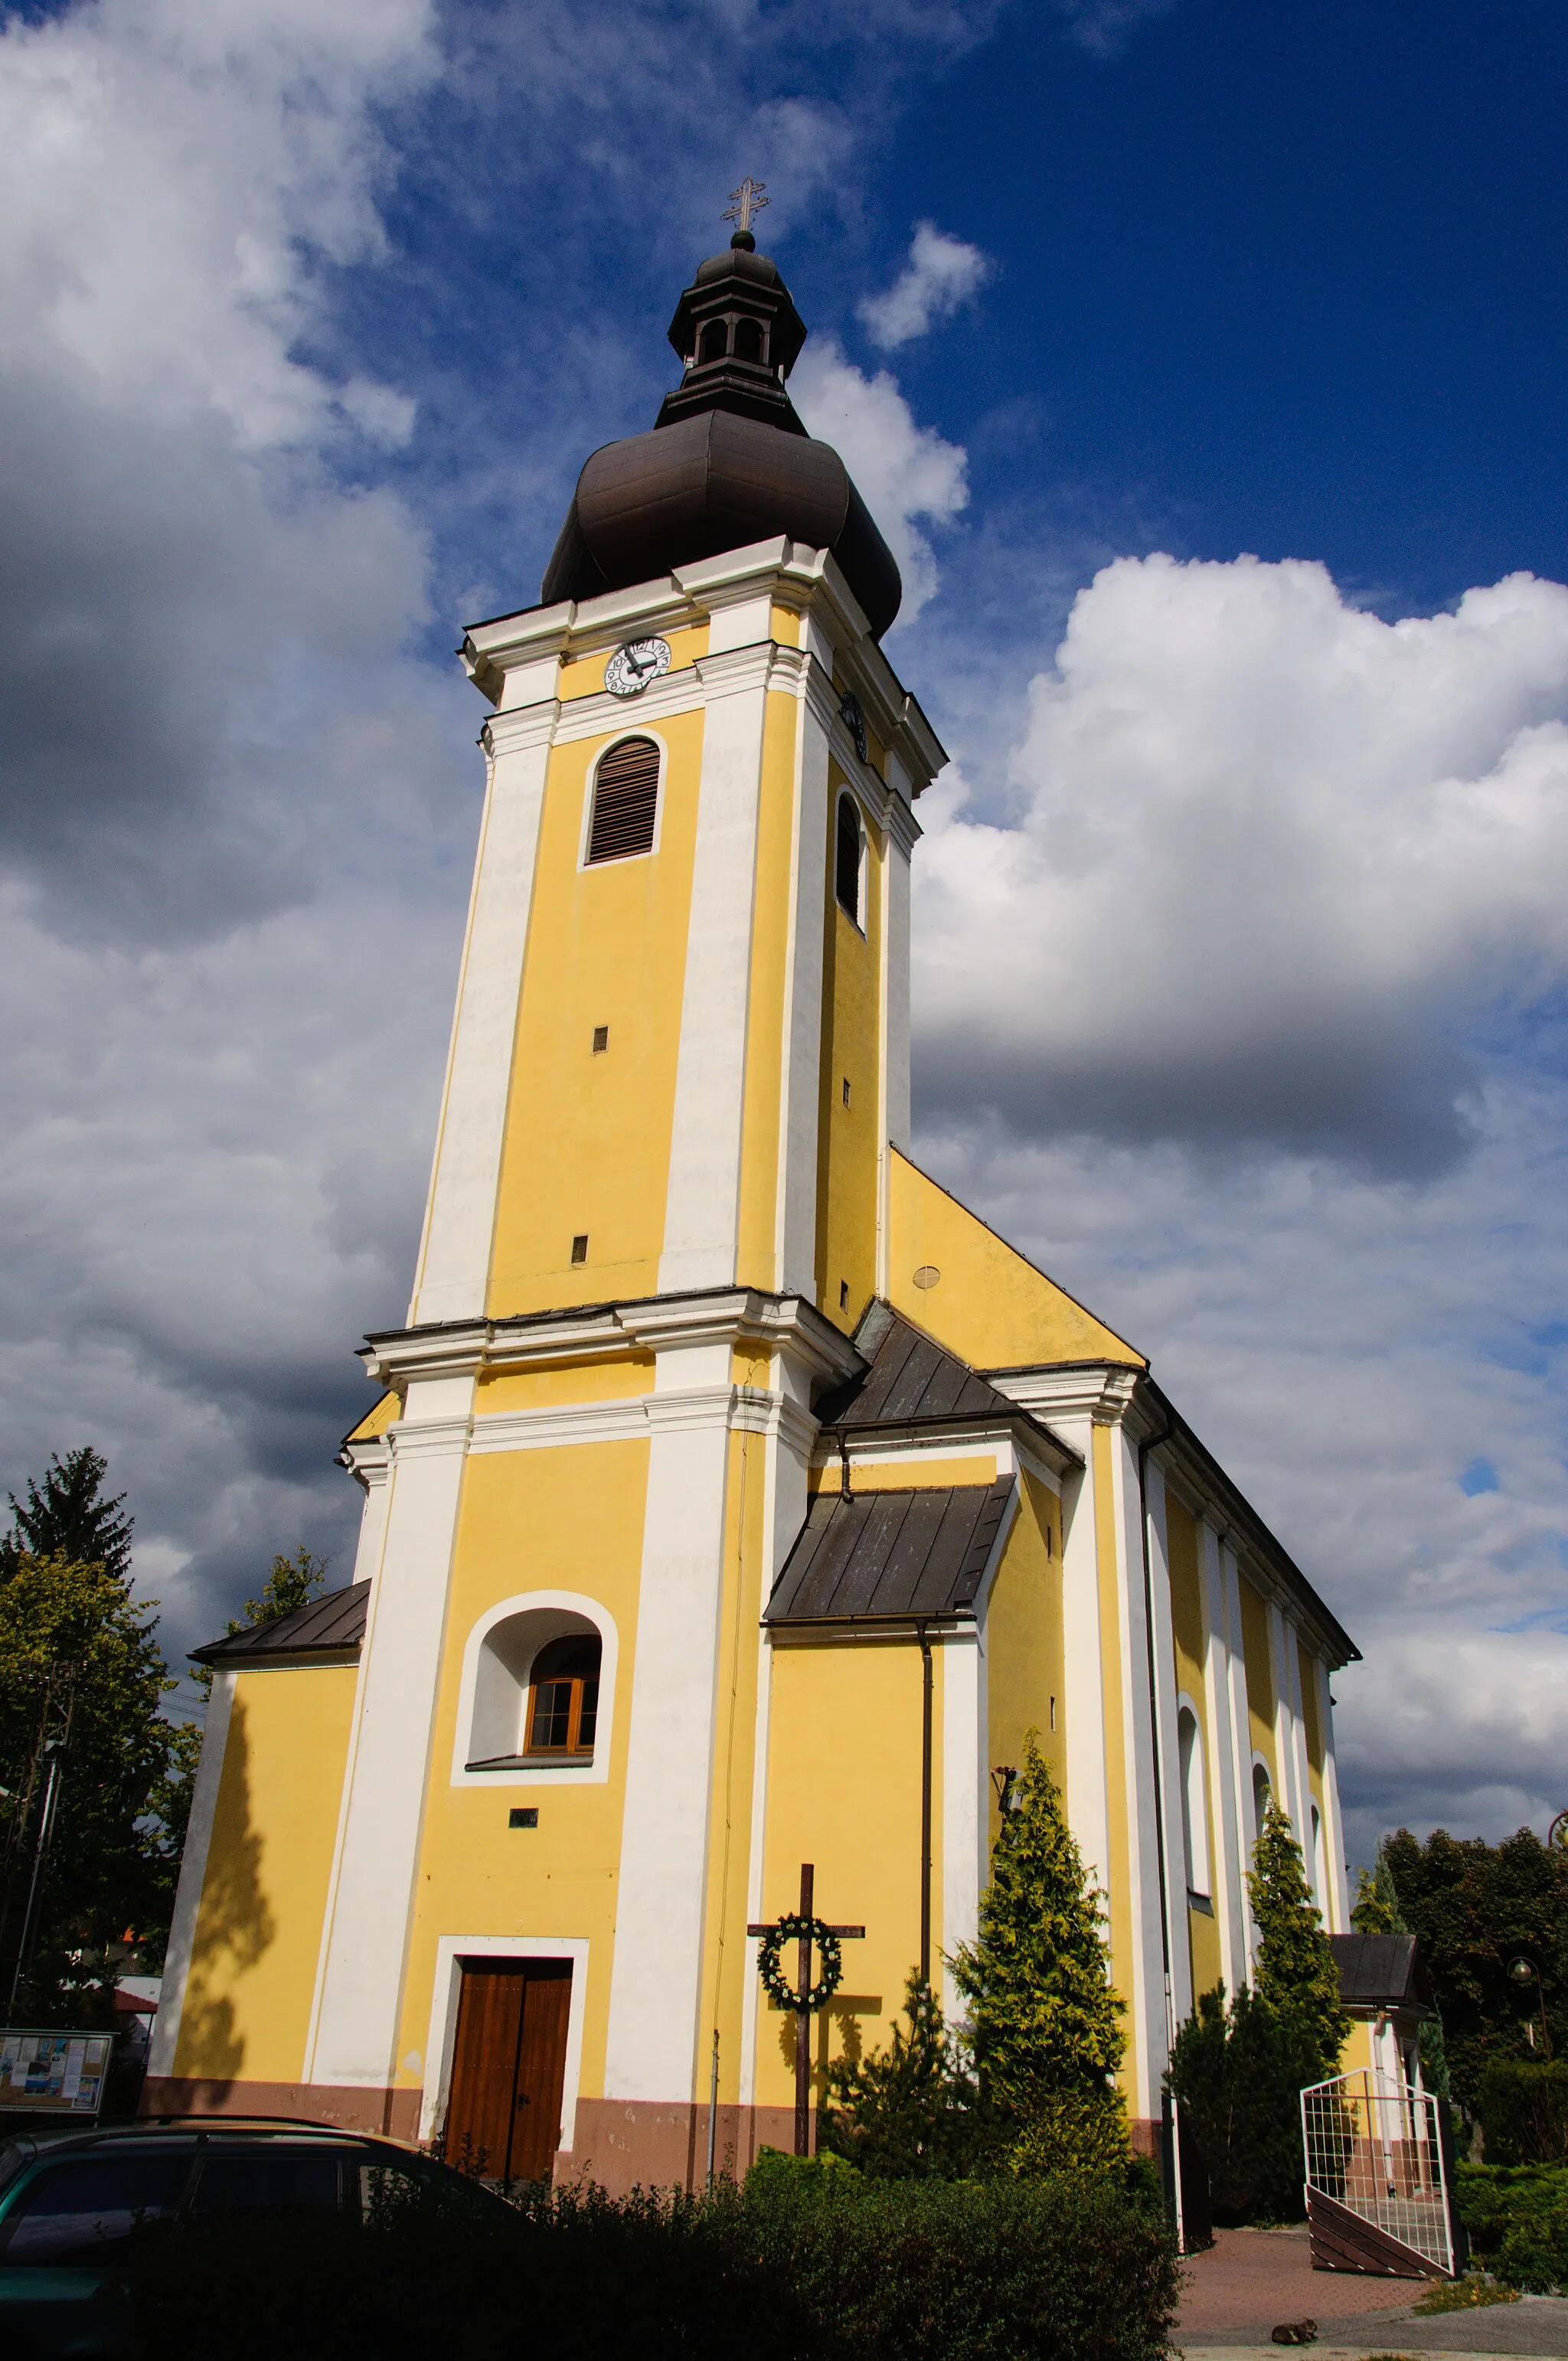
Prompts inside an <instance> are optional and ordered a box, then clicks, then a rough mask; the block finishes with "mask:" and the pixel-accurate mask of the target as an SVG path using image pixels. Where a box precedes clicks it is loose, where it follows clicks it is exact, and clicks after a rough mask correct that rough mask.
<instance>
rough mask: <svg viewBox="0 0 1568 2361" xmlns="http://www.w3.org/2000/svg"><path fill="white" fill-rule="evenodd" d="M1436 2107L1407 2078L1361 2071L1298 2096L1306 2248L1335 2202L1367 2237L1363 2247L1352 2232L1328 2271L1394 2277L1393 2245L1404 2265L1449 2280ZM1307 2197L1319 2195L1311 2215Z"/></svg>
mask: <svg viewBox="0 0 1568 2361" xmlns="http://www.w3.org/2000/svg"><path fill="white" fill-rule="evenodd" d="M1438 2104H1439V2103H1438V2101H1437V2100H1436V2099H1433V2098H1431V2097H1429V2096H1428V2094H1427V2093H1426V2092H1423V2091H1415V2090H1412V2089H1411V2088H1410V2086H1409V2083H1408V2082H1403V2081H1397V2080H1396V2079H1395V2077H1394V2076H1392V2075H1389V2074H1373V2073H1369V2072H1368V2071H1367V2070H1366V2069H1365V2067H1364V2068H1361V2069H1360V2070H1358V2071H1356V2072H1355V2073H1354V2074H1336V2075H1334V2076H1333V2077H1332V2080H1331V2081H1327V2082H1314V2083H1312V2084H1311V2085H1310V2088H1309V2089H1307V2090H1305V2091H1303V2092H1302V2093H1301V2139H1302V2145H1303V2147H1304V2148H1305V2150H1306V2163H1307V2214H1308V2219H1309V2221H1310V2222H1312V2224H1313V2228H1314V2246H1316V2231H1317V2227H1318V2221H1319V2220H1321V2221H1323V2222H1324V2224H1328V2223H1330V2222H1332V2221H1334V2220H1337V2218H1338V2211H1339V2209H1341V2208H1343V2212H1344V2213H1349V2214H1351V2215H1354V2218H1355V2220H1356V2221H1357V2222H1360V2223H1365V2224H1367V2225H1368V2227H1369V2229H1370V2231H1371V2233H1372V2235H1371V2237H1370V2238H1368V2239H1367V2240H1365V2243H1364V2244H1363V2242H1361V2241H1358V2240H1356V2239H1354V2236H1353V2237H1352V2238H1351V2239H1350V2240H1349V2241H1348V2242H1347V2251H1346V2257H1345V2259H1344V2260H1343V2261H1337V2262H1335V2263H1332V2264H1330V2268H1340V2269H1347V2270H1370V2271H1374V2272H1386V2273H1388V2274H1390V2275H1393V2276H1399V2275H1401V2269H1400V2266H1401V2259H1402V2257H1401V2253H1400V2250H1401V2249H1402V2250H1403V2257H1409V2263H1408V2266H1407V2268H1409V2269H1411V2270H1412V2271H1420V2270H1423V2269H1424V2271H1425V2272H1427V2273H1430V2274H1431V2275H1433V2276H1436V2275H1438V2274H1441V2275H1442V2276H1443V2277H1444V2278H1452V2277H1453V2270H1454V2258H1453V2224H1452V2222H1451V2219H1450V2214H1449V2204H1448V2180H1447V2175H1446V2173H1445V2171H1444V2169H1443V2155H1442V2136H1441V2133H1440V2129H1439V2123H1438ZM1314 2197H1316V2198H1317V2199H1318V2200H1319V2201H1320V2202H1319V2204H1318V2207H1317V2208H1316V2218H1315V2215H1314V2206H1313V2199H1314ZM1323 2201H1327V2202H1323ZM1335 2243H1336V2244H1341V2243H1346V2242H1341V2241H1336V2242H1335ZM1357 2247H1360V2248H1361V2255H1357V2254H1356V2253H1355V2249H1356V2248H1357ZM1385 2249H1391V2250H1392V2251H1387V2252H1386V2251H1385ZM1363 2256H1364V2257H1365V2259H1363V2258H1362V2257H1363ZM1316 2259H1317V2257H1316V2254H1315V2253H1314V2260H1316ZM1325 2259H1326V2258H1325Z"/></svg>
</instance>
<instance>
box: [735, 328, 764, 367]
mask: <svg viewBox="0 0 1568 2361" xmlns="http://www.w3.org/2000/svg"><path fill="white" fill-rule="evenodd" d="M734 353H735V357H736V359H737V360H738V361H760V360H761V359H762V322H761V321H760V320H737V321H736V323H735V344H734Z"/></svg>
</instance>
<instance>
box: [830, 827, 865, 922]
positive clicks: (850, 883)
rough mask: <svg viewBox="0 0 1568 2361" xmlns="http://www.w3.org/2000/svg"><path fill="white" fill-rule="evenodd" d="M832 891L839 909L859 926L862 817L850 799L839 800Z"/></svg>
mask: <svg viewBox="0 0 1568 2361" xmlns="http://www.w3.org/2000/svg"><path fill="white" fill-rule="evenodd" d="M833 891H834V893H835V894H836V895H837V896H838V899H839V908H840V909H841V910H843V911H845V912H847V913H848V915H849V916H850V917H851V918H853V920H854V921H855V924H856V925H857V926H859V925H860V923H861V815H860V813H859V812H858V811H857V810H856V808H855V798H854V796H839V837H838V846H837V851H836V852H835V856H834V862H833Z"/></svg>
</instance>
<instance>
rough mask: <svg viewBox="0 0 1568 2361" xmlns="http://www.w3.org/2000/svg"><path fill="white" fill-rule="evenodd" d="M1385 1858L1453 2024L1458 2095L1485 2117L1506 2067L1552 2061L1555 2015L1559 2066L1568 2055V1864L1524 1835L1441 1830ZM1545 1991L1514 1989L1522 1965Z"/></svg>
mask: <svg viewBox="0 0 1568 2361" xmlns="http://www.w3.org/2000/svg"><path fill="white" fill-rule="evenodd" d="M1382 1851H1383V1856H1384V1858H1385V1860H1386V1861H1387V1866H1388V1870H1389V1873H1390V1875H1391V1876H1392V1879H1393V1882H1394V1886H1395V1889H1396V1892H1397V1894H1398V1904H1399V1910H1400V1914H1401V1916H1403V1918H1404V1920H1405V1923H1406V1925H1407V1926H1408V1927H1409V1930H1410V1932H1411V1933H1412V1934H1414V1935H1419V1936H1420V1944H1421V1956H1422V1958H1423V1960H1425V1962H1426V1970H1427V1974H1428V1976H1429V1977H1430V1978H1431V1986H1432V1992H1433V1995H1434V1997H1435V1998H1436V2001H1437V2004H1438V2008H1439V2010H1440V2012H1441V2015H1442V2027H1443V2040H1444V2046H1445V2048H1446V2050H1447V2056H1448V2070H1449V2073H1450V2076H1451V2077H1452V2081H1453V2095H1454V2097H1455V2098H1456V2099H1457V2100H1458V2101H1459V2102H1460V2103H1461V2104H1462V2105H1463V2106H1464V2109H1465V2110H1466V2112H1467V2113H1469V2114H1474V2113H1475V2108H1476V2103H1477V2100H1478V2098H1479V2095H1480V2085H1481V2078H1482V2076H1483V2074H1484V2073H1485V2071H1486V2067H1487V2065H1488V2064H1489V2063H1490V2062H1491V2061H1492V2060H1493V2059H1501V2058H1519V2059H1527V2060H1528V2059H1531V2058H1540V2057H1541V2054H1542V2051H1541V2048H1536V2047H1532V2045H1531V2042H1530V2030H1531V2029H1533V2032H1534V2034H1535V2039H1536V2042H1537V2043H1540V2041H1541V2008H1542V2006H1543V2005H1544V2008H1545V2012H1546V2020H1547V2026H1548V2028H1549V2030H1550V2033H1551V2038H1552V2053H1553V2055H1554V2056H1557V2057H1563V2056H1565V2055H1568V1853H1564V1852H1563V1850H1560V1849H1558V1848H1555V1847H1549V1846H1547V1845H1544V1844H1542V1843H1541V1839H1540V1838H1539V1837H1538V1836H1536V1835H1535V1834H1534V1833H1533V1831H1532V1830H1530V1828H1520V1829H1519V1830H1518V1832H1517V1833H1516V1834H1515V1835H1513V1836H1511V1837H1506V1838H1505V1839H1503V1841H1502V1843H1501V1844H1497V1845H1489V1844H1486V1843H1485V1842H1484V1841H1483V1840H1482V1839H1480V1838H1479V1837H1464V1838H1461V1837H1452V1836H1450V1835H1449V1834H1448V1832H1447V1830H1446V1829H1444V1828H1438V1829H1435V1830H1434V1831H1433V1833H1432V1835H1431V1837H1429V1838H1428V1839H1427V1841H1426V1842H1425V1843H1424V1844H1423V1843H1422V1842H1421V1841H1420V1839H1419V1838H1418V1837H1415V1836H1412V1835H1411V1833H1410V1831H1409V1828H1399V1829H1398V1830H1396V1832H1395V1833H1394V1835H1392V1836H1391V1837H1388V1838H1387V1839H1385V1841H1384V1844H1383V1848H1382ZM1521 1955H1522V1956H1523V1957H1524V1958H1526V1959H1529V1960H1532V1961H1533V1962H1534V1964H1535V1966H1536V1967H1537V1968H1538V1969H1539V1970H1540V1973H1541V1982H1540V1985H1539V1987H1538V1986H1537V1985H1536V1984H1535V1983H1534V1982H1533V1981H1532V1982H1529V1983H1525V1984H1517V1983H1515V1982H1512V1981H1511V1980H1510V1978H1509V1975H1508V1962H1509V1961H1510V1960H1514V1959H1517V1958H1519V1957H1520V1956H1521Z"/></svg>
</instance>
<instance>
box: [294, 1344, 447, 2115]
mask: <svg viewBox="0 0 1568 2361" xmlns="http://www.w3.org/2000/svg"><path fill="white" fill-rule="evenodd" d="M473 1392H474V1379H473V1375H472V1372H471V1370H470V1371H466V1372H457V1371H451V1370H449V1371H448V1372H447V1373H445V1374H443V1375H440V1376H432V1377H427V1378H415V1379H412V1380H411V1382H410V1385H409V1389H408V1398H407V1401H406V1404H405V1408H404V1412H403V1416H402V1418H401V1419H400V1421H399V1422H398V1423H397V1424H396V1425H395V1426H393V1427H391V1428H390V1429H389V1443H390V1444H391V1450H392V1478H391V1493H390V1499H389V1507H388V1512H387V1532H386V1539H385V1543H384V1544H383V1548H382V1553H381V1571H380V1577H379V1580H378V1583H377V1585H376V1587H375V1589H374V1591H373V1592H372V1594H371V1599H370V1612H369V1619H368V1622H367V1629H366V1633H365V1643H364V1647H363V1649H362V1651H361V1653H360V1667H359V1685H358V1692H357V1695H356V1699H355V1714H354V1726H353V1732H352V1736H351V1739H350V1744H349V1760H348V1766H347V1771H346V1773H345V1794H346V1803H345V1809H344V1814H343V1823H342V1831H341V1841H340V1845H339V1850H338V1857H337V1860H336V1861H335V1863H334V1876H333V1890H332V1893H331V1895H330V1898H329V1902H328V1907H327V1916H326V1924H325V1933H324V1938H323V1953H322V1965H321V1971H320V1974H319V1979H318V1987H317V1991H318V1998H317V2005H316V2009H315V2013H314V2023H313V2028H312V2036H311V2041H310V2055H309V2058H308V2059H307V2063H306V2069H305V2071H306V2077H307V2079H308V2080H309V2081H313V2082H325V2083H334V2084H362V2085H363V2084H368V2085H371V2086H374V2087H378V2088H385V2087H387V2086H389V2085H390V2083H391V2081H392V2079H393V2072H394V2066H395V2060H396V2055H397V2037H398V2015H399V2009H400V2003H401V1998H402V1981H403V1960H404V1953H405V1949H406V1944H407V1937H408V1922H409V1915H410V1912H411V1908H412V1906H413V1900H414V1896H415V1894H416V1891H417V1869H418V1858H419V1841H420V1828H421V1822H422V1805H423V1797H424V1791H425V1783H426V1780H427V1778H428V1775H429V1766H430V1745H431V1734H432V1724H433V1719H434V1713H435V1691H436V1681H437V1675H438V1673H439V1668H440V1663H441V1642H442V1633H443V1628H444V1621H445V1613H446V1593H447V1583H448V1579H449V1576H450V1573H451V1565H452V1549H453V1543H454V1539H455V1532H456V1524H457V1506H458V1498H459V1494H460V1492H461V1488H462V1480H463V1461H464V1455H465V1452H466V1447H467V1442H468V1437H469V1434H470V1433H471V1431H472V1426H473V1418H472V1409H473Z"/></svg>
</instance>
